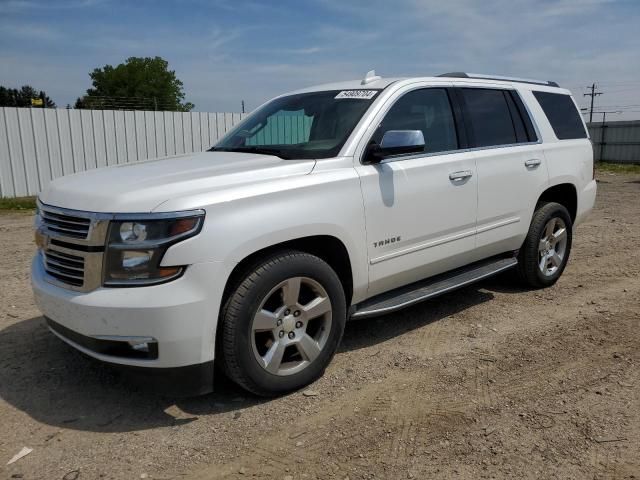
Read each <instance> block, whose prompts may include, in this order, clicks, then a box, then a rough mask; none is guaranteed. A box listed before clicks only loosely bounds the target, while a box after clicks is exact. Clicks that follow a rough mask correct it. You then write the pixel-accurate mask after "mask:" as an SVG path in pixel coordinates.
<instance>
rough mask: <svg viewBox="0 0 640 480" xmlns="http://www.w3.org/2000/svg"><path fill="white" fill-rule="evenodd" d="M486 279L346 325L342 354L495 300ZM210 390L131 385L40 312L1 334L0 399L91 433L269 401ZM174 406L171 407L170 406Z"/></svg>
mask: <svg viewBox="0 0 640 480" xmlns="http://www.w3.org/2000/svg"><path fill="white" fill-rule="evenodd" d="M483 285H484V284H479V285H476V286H471V287H466V288H464V289H461V290H458V291H457V292H452V293H449V294H447V295H445V296H442V297H439V298H437V299H434V300H430V301H428V302H424V303H421V304H418V305H416V306H414V307H411V308H407V309H405V310H403V311H400V312H397V313H394V314H391V315H386V316H382V317H377V318H372V319H369V320H360V321H352V322H348V323H347V327H346V331H345V335H344V339H343V342H342V345H341V347H340V352H348V351H353V350H357V349H360V348H365V347H368V346H371V345H375V344H378V343H381V342H384V341H385V340H388V339H390V338H392V337H395V336H398V335H401V334H403V333H405V332H407V331H410V330H413V329H416V328H420V327H422V326H424V325H427V324H430V323H433V322H436V321H438V320H440V319H442V318H445V317H448V316H450V315H453V314H455V313H456V312H460V311H462V310H465V309H467V308H470V307H472V306H474V305H478V304H480V303H484V302H486V301H489V300H491V299H492V298H493V294H492V293H490V292H487V291H484V290H481V289H482V288H483ZM214 388H215V391H214V393H211V394H208V395H202V396H199V397H191V398H179V397H178V396H173V395H165V394H159V393H157V392H154V391H153V390H149V389H148V387H147V386H143V385H140V384H137V383H136V382H135V380H132V378H130V376H129V375H128V374H127V372H126V371H122V370H121V369H119V368H117V367H114V366H112V365H110V364H105V363H102V362H99V361H97V360H94V359H92V358H90V357H87V356H86V355H84V354H82V353H80V352H78V351H76V350H75V349H73V348H72V347H70V346H68V345H67V344H65V343H64V342H62V341H61V340H60V339H58V338H57V337H55V336H54V335H53V334H52V333H50V332H49V330H48V328H47V327H46V325H45V322H44V319H43V318H42V317H35V318H31V319H29V320H25V321H21V322H18V323H15V324H12V325H10V326H8V327H7V328H5V329H4V330H2V331H0V397H1V398H2V399H3V400H5V401H6V402H7V403H9V404H10V405H12V406H13V407H14V408H16V409H18V410H21V411H23V412H25V413H27V414H28V415H29V416H31V417H32V418H34V419H35V420H37V421H38V422H41V423H44V424H47V425H52V426H56V427H59V428H66V429H75V430H83V431H95V432H128V431H139V430H145V429H151V428H156V427H167V426H179V425H183V424H186V423H189V422H192V421H195V420H197V418H198V415H216V414H223V413H228V412H236V411H241V410H243V409H246V408H249V407H251V406H254V405H257V404H261V403H264V402H268V401H269V399H264V398H260V397H256V396H254V395H251V394H248V393H247V392H245V391H244V390H242V389H241V388H240V387H238V386H236V385H235V384H234V383H232V382H230V381H229V380H227V379H226V378H225V377H224V375H222V374H221V373H220V372H216V381H215V387H214ZM176 407H177V409H176Z"/></svg>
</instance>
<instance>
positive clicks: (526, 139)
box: [456, 86, 548, 259]
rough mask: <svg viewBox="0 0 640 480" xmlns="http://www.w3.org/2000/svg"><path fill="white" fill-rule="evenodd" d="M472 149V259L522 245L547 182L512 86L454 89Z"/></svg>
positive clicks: (536, 144)
mask: <svg viewBox="0 0 640 480" xmlns="http://www.w3.org/2000/svg"><path fill="white" fill-rule="evenodd" d="M456 91H457V95H458V99H459V101H460V103H461V106H462V109H463V111H464V117H465V126H466V129H467V134H468V137H469V142H470V146H471V147H472V148H473V149H474V151H475V153H476V168H477V172H478V215H477V236H476V257H477V258H476V259H480V258H485V257H489V256H491V255H495V254H499V253H503V252H506V251H508V250H515V249H517V248H520V246H521V244H522V241H523V240H524V237H525V236H526V234H527V231H528V229H529V223H530V220H531V216H532V214H533V209H534V207H535V202H536V199H537V197H538V195H539V193H540V192H541V191H542V190H543V187H544V186H545V185H546V184H547V183H548V173H547V166H546V164H545V157H544V154H543V150H542V145H541V144H540V143H539V142H538V135H537V133H536V129H535V127H534V125H533V123H532V121H531V118H530V116H529V113H528V111H527V108H526V107H525V105H524V103H523V102H522V99H521V98H520V96H519V94H518V92H517V91H516V90H509V89H504V88H487V87H486V86H484V87H477V88H476V87H461V88H458V89H456Z"/></svg>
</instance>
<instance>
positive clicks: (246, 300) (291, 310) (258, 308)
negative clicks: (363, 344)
mask: <svg viewBox="0 0 640 480" xmlns="http://www.w3.org/2000/svg"><path fill="white" fill-rule="evenodd" d="M296 285H299V287H296ZM296 288H297V289H298V290H297V293H296ZM294 299H295V300H294ZM327 309H329V310H327ZM346 314H347V307H346V301H345V294H344V290H343V288H342V284H341V282H340V279H339V278H338V275H337V274H336V273H335V272H334V271H333V269H332V268H331V267H330V266H329V265H328V264H327V263H325V262H324V261H323V260H321V259H320V258H318V257H316V256H314V255H310V254H308V253H304V252H300V251H295V250H287V251H281V252H277V253H274V254H272V255H270V256H268V257H266V258H265V259H263V260H262V261H260V262H259V263H258V264H257V266H255V268H252V269H251V271H250V272H248V273H247V275H246V276H245V277H244V279H243V280H241V281H240V282H239V284H238V285H237V287H236V288H235V289H234V290H233V291H232V292H231V293H230V295H229V297H228V299H227V301H226V302H225V305H224V307H223V309H222V312H221V322H222V325H221V329H220V331H219V334H218V335H219V339H220V341H219V349H218V351H219V353H220V354H221V356H222V362H221V366H222V368H223V370H224V372H225V373H226V375H227V376H228V377H229V378H230V379H231V380H232V381H234V382H235V383H237V384H238V385H240V386H241V387H243V388H245V389H246V390H248V391H250V392H252V393H254V394H256V395H260V396H275V395H279V394H283V393H286V392H290V391H293V390H297V389H299V388H301V387H303V386H305V385H308V384H309V383H311V382H313V381H314V380H316V379H317V378H319V377H320V376H322V374H323V373H324V370H325V368H326V367H327V365H328V364H329V363H330V362H331V359H332V358H333V356H334V354H335V352H336V350H337V348H338V344H339V343H340V340H341V339H342V334H343V332H344V325H345V321H346ZM278 359H280V360H278Z"/></svg>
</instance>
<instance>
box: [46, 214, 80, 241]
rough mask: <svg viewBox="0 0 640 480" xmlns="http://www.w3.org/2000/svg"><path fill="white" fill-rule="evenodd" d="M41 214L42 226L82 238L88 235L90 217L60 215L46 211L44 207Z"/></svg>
mask: <svg viewBox="0 0 640 480" xmlns="http://www.w3.org/2000/svg"><path fill="white" fill-rule="evenodd" d="M41 216H42V224H43V225H44V227H45V228H47V230H50V231H52V232H57V233H60V234H62V235H65V236H69V237H74V238H79V239H83V240H84V239H86V238H87V236H88V235H89V228H90V227H91V219H90V218H82V217H75V216H70V215H62V214H59V213H55V212H52V211H47V210H46V209H45V208H43V209H42V211H41Z"/></svg>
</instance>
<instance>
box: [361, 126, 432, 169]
mask: <svg viewBox="0 0 640 480" xmlns="http://www.w3.org/2000/svg"><path fill="white" fill-rule="evenodd" d="M424 145H425V143H424V135H423V134H422V130H387V131H386V132H385V133H384V135H383V136H382V141H381V142H380V145H376V144H373V145H371V146H370V147H369V151H368V152H367V163H379V162H380V161H381V160H382V159H384V158H386V157H391V156H393V155H402V154H406V153H420V152H423V151H424Z"/></svg>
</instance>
